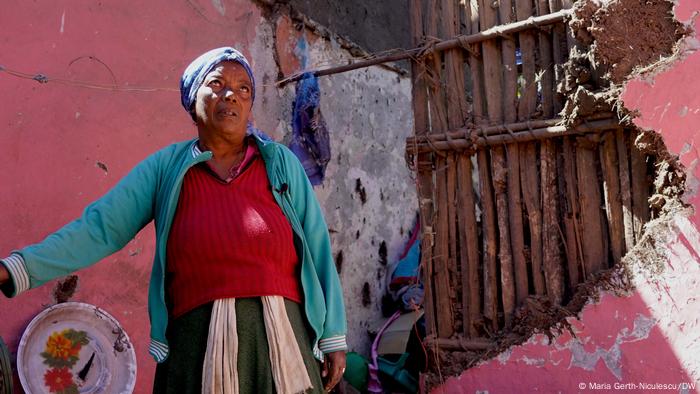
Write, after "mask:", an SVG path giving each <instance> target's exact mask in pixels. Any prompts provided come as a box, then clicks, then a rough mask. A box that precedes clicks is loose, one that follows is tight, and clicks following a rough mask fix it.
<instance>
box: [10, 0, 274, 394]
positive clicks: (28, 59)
mask: <svg viewBox="0 0 700 394" xmlns="http://www.w3.org/2000/svg"><path fill="white" fill-rule="evenodd" d="M215 4H223V6H224V7H225V11H224V13H223V14H222V13H221V12H220V10H217V8H215V6H214V5H215ZM224 15H225V16H224ZM260 19H261V15H260V11H259V10H258V8H257V7H256V6H255V5H254V4H252V3H251V2H250V1H247V0H240V1H234V0H231V1H212V2H210V1H208V0H206V1H205V0H188V1H175V2H173V1H166V0H155V1H140V2H131V5H128V4H127V3H126V2H96V1H88V0H70V1H68V0H56V1H51V2H28V1H10V2H5V3H4V4H3V11H2V12H0V26H2V30H3V32H4V33H3V36H2V38H1V39H0V64H1V65H3V66H5V67H7V68H8V69H13V70H19V71H24V72H28V73H43V74H46V75H48V76H50V77H60V78H68V79H77V80H82V81H90V82H95V83H99V84H107V85H109V84H112V83H113V82H114V80H113V79H112V75H113V76H114V79H115V80H116V84H118V85H119V86H127V85H128V86H149V87H161V88H164V89H165V90H164V91H154V92H139V91H131V92H115V91H108V90H96V89H86V88H80V87H72V86H65V85H61V84H58V83H48V84H45V85H40V84H39V83H37V82H34V81H30V80H24V79H18V78H15V77H12V76H10V75H8V74H5V73H1V72H0V125H1V126H0V127H2V132H0V185H1V186H0V223H2V226H0V254H2V255H3V257H4V256H5V255H6V254H8V253H9V252H10V251H11V250H12V249H14V248H18V247H21V246H23V245H26V244H28V243H31V242H35V241H39V240H41V239H42V238H43V237H44V236H46V235H47V234H49V233H50V232H51V231H53V230H55V229H57V228H58V227H60V226H61V225H63V224H64V223H66V222H67V221H69V220H70V219H72V218H74V217H76V216H78V215H79V214H80V212H81V211H82V209H83V207H84V206H85V205H87V204H88V203H89V202H91V201H92V200H94V199H96V198H97V197H98V196H100V195H101V194H103V193H104V192H105V191H107V190H108V189H109V188H110V186H112V185H113V184H114V183H116V181H117V180H118V179H119V178H120V177H122V176H123V175H124V174H125V173H126V172H127V171H128V170H129V169H130V168H131V167H132V166H133V165H134V164H136V163H137V162H138V161H140V160H141V159H143V158H144V157H145V156H146V155H148V154H149V153H151V152H153V151H155V150H157V149H158V148H159V147H162V146H165V145H166V144H168V143H171V142H174V141H178V140H183V139H186V138H190V137H193V136H194V135H195V129H194V127H193V126H192V124H191V121H190V120H189V118H188V116H187V114H186V113H185V112H184V111H183V109H182V108H181V106H180V99H179V93H178V91H177V89H178V80H179V77H180V74H181V72H182V70H183V69H184V67H185V66H186V65H187V63H188V62H189V61H190V60H191V59H193V58H194V57H195V56H196V55H199V54H200V53H202V52H203V51H204V50H207V49H211V48H214V47H217V46H222V45H234V46H237V47H238V48H240V49H242V50H243V51H244V52H245V53H246V54H248V55H250V54H251V45H252V43H253V41H254V39H255V38H256V28H257V26H258V25H259V23H260ZM89 56H92V57H94V58H97V59H99V60H100V61H101V62H102V63H104V64H105V65H106V66H105V65H103V64H101V63H100V62H97V61H94V60H90V59H89V58H87V57H89ZM75 59H80V60H75ZM252 61H253V64H254V68H257V67H256V66H255V59H252ZM71 62H73V64H72V65H70V63H71ZM108 68H109V70H111V73H110V71H109V70H108ZM98 161H99V162H101V163H104V164H105V165H106V166H107V169H108V171H106V172H105V171H103V170H102V169H101V168H99V167H98V166H97V165H96V163H97V162H98ZM153 251H154V250H153V231H152V227H150V226H149V227H148V228H147V229H146V230H144V231H143V232H141V233H140V234H139V235H138V236H137V237H136V239H135V240H134V241H132V242H131V243H130V244H129V245H128V246H127V247H126V248H125V249H124V250H123V251H121V252H119V253H117V254H115V255H114V256H111V257H109V258H107V259H105V261H104V262H102V263H101V264H98V265H97V266H95V267H92V268H90V269H87V270H85V271H82V272H81V273H80V274H79V276H80V283H79V288H78V292H77V294H76V296H75V297H74V298H73V300H74V301H83V302H87V303H91V304H95V305H98V306H99V307H101V308H103V309H105V310H106V311H108V312H109V313H110V314H112V315H113V316H114V317H116V318H117V319H118V320H119V321H120V322H121V323H122V325H123V326H124V328H125V329H126V331H127V333H128V335H129V336H130V337H131V339H132V341H133V343H134V346H135V349H136V354H137V359H138V360H137V361H138V376H137V385H136V391H135V392H137V393H147V392H150V391H151V386H152V376H153V371H154V368H155V362H154V361H152V359H151V357H150V356H148V354H147V347H148V341H149V335H148V333H149V326H148V315H147V309H146V289H147V284H148V277H149V272H150V267H151V260H152V256H153ZM52 289H53V283H51V284H48V285H46V286H44V287H42V288H39V289H36V290H32V291H30V292H29V293H26V294H25V295H23V296H21V297H19V298H17V299H14V300H7V299H5V298H4V297H0V336H2V337H3V339H4V340H5V341H6V342H8V345H9V346H10V348H11V350H13V351H14V350H15V349H16V346H17V344H18V342H19V339H20V336H21V333H22V330H23V329H24V327H26V325H27V324H28V322H29V321H30V320H31V319H32V317H33V316H34V315H36V314H37V313H38V312H40V311H41V310H43V309H44V308H45V307H46V306H47V305H49V304H51V303H52V295H51V294H52Z"/></svg>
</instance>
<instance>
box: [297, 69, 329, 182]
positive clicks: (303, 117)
mask: <svg viewBox="0 0 700 394" xmlns="http://www.w3.org/2000/svg"><path fill="white" fill-rule="evenodd" d="M320 96H321V91H320V89H319V87H318V80H317V79H316V76H315V75H313V74H311V73H306V74H304V75H303V76H302V79H301V81H300V82H299V83H298V84H297V96H296V100H295V101H294V112H293V114H292V140H291V142H290V144H289V149H290V150H291V151H292V152H294V154H295V155H296V156H297V158H298V159H299V161H300V162H301V164H302V165H303V166H304V171H305V172H306V176H308V177H309V180H310V181H311V184H312V185H320V184H321V183H322V182H323V177H324V176H325V173H326V165H327V164H328V162H329V161H330V160H331V143H330V139H329V137H328V129H326V122H325V121H324V120H323V116H322V115H321V108H320V106H319V104H320Z"/></svg>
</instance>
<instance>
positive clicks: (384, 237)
mask: <svg viewBox="0 0 700 394" xmlns="http://www.w3.org/2000/svg"><path fill="white" fill-rule="evenodd" d="M273 32H274V33H275V34H274V35H273V34H272V33H273ZM255 37H256V39H255V41H254V42H253V43H252V45H251V46H250V48H251V51H252V54H253V55H252V57H253V58H254V59H255V62H254V68H255V73H256V75H257V78H258V80H259V81H261V82H262V83H261V86H260V87H259V88H258V89H259V91H258V94H259V96H258V97H260V98H261V99H258V100H257V102H256V104H255V108H254V113H255V118H256V125H257V126H258V127H260V128H261V129H263V130H266V131H267V132H268V133H270V134H272V135H273V136H274V137H275V138H276V139H278V140H287V139H288V138H289V135H290V134H291V117H292V105H293V101H294V97H295V86H294V84H290V85H286V86H285V87H283V88H277V87H276V86H274V81H275V80H276V78H277V76H278V74H282V75H289V74H290V73H293V72H297V71H299V70H300V69H301V63H302V62H303V61H304V60H303V59H304V58H305V59H306V62H307V67H308V68H316V67H323V66H329V65H333V64H345V63H347V61H349V60H351V59H352V56H351V55H350V54H349V53H348V51H346V50H345V49H342V48H341V47H340V46H339V45H338V43H337V42H336V41H335V40H334V39H333V38H332V37H331V39H324V38H320V37H318V36H317V35H314V33H313V32H312V31H310V30H302V31H299V30H297V29H296V28H295V27H294V24H293V23H291V20H290V19H289V18H287V17H286V16H284V15H282V16H278V17H277V19H276V20H275V19H274V18H270V19H263V20H262V21H261V23H260V24H259V25H258V27H257V33H256V34H255ZM271 46H274V47H275V48H276V50H277V54H276V55H274V54H273V53H272V52H271V51H270V47H271ZM304 46H305V47H306V51H303V50H301V49H300V48H301V47H304ZM319 85H320V88H321V94H322V95H321V111H322V113H323V116H324V118H325V120H326V123H327V126H328V131H329V133H330V139H331V151H332V158H331V161H330V163H329V165H328V168H327V171H326V178H325V181H324V182H323V184H322V185H320V186H317V187H316V189H315V190H316V194H317V196H318V198H319V200H320V202H321V206H322V208H323V210H324V213H325V217H326V221H327V222H328V226H329V229H330V233H331V240H332V243H333V252H334V254H335V255H336V256H338V255H342V264H340V267H339V268H340V278H341V281H342V283H343V288H344V294H345V303H346V308H347V313H348V328H349V335H348V341H349V344H350V348H351V350H353V351H357V352H360V353H364V354H367V353H368V351H369V346H370V341H369V336H368V335H367V329H368V328H375V327H376V326H378V325H379V324H380V323H381V320H382V315H381V297H382V295H383V293H384V289H385V284H386V266H385V265H384V264H383V261H381V260H382V259H381V258H380V253H379V249H380V247H381V245H382V244H383V243H384V244H385V245H386V251H387V256H386V257H387V260H388V261H389V262H391V261H395V260H396V259H397V256H398V255H399V253H400V252H401V251H402V248H403V246H404V244H405V242H406V240H407V239H408V233H409V230H410V229H411V226H412V224H413V221H414V219H415V212H416V208H417V201H416V195H415V187H414V183H413V179H412V177H411V175H412V174H411V173H410V171H409V170H408V168H407V166H406V163H405V160H404V146H405V139H406V137H408V136H409V135H411V134H412V132H413V112H412V107H411V82H410V79H409V78H408V77H405V76H400V75H399V74H397V73H396V72H394V71H391V70H388V69H386V68H382V67H371V68H367V69H362V70H356V71H352V72H348V73H343V74H337V75H333V76H326V77H321V78H320V79H319ZM365 287H366V288H367V289H368V290H369V299H368V301H369V303H367V302H366V301H367V299H365V300H364V301H365V302H363V292H366V291H364V290H363V288H365ZM365 297H366V296H365Z"/></svg>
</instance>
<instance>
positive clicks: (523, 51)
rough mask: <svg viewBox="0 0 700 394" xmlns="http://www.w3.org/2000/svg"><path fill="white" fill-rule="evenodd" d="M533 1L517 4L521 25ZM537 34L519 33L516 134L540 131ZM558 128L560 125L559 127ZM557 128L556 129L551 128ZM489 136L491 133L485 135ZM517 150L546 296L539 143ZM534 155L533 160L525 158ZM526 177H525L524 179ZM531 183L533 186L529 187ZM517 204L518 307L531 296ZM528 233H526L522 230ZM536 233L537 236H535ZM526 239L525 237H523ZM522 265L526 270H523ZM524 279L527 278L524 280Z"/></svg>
mask: <svg viewBox="0 0 700 394" xmlns="http://www.w3.org/2000/svg"><path fill="white" fill-rule="evenodd" d="M532 10H533V6H532V0H516V1H515V16H516V19H517V20H519V21H522V20H526V19H527V18H530V17H532ZM535 37H536V34H535V32H533V31H531V30H523V31H521V32H520V33H519V37H518V38H519V42H520V56H521V60H522V75H521V77H522V81H523V82H522V83H521V85H520V93H521V96H520V99H519V101H518V121H519V122H520V123H519V124H515V125H518V126H519V125H523V124H524V125H526V126H524V128H523V129H521V128H520V127H522V126H519V127H517V128H515V127H510V126H515V125H509V127H508V129H510V130H512V131H513V132H515V131H520V130H524V129H530V128H535V129H536V128H539V126H535V125H534V123H535V122H536V121H531V120H530V119H531V118H532V116H533V114H534V112H535V111H536V110H537V83H536V81H535V72H536V65H535V43H536V41H535ZM556 124H558V123H556ZM547 126H550V125H544V124H543V125H542V126H541V127H547ZM551 126H554V125H551ZM484 134H486V135H489V134H488V132H486V133H484ZM510 146H518V148H517V150H516V149H514V148H510V150H509V152H510V154H509V157H508V160H509V161H508V163H509V165H512V168H511V169H509V175H510V173H517V174H518V178H519V179H518V181H519V182H518V184H517V187H518V188H520V185H521V184H522V193H523V198H522V199H523V201H524V203H525V207H526V209H527V212H528V225H529V227H530V234H531V235H530V262H531V265H532V266H533V267H535V266H537V268H533V271H534V272H533V286H534V288H535V292H536V293H537V294H544V278H543V277H542V273H541V266H542V234H541V233H540V229H541V215H539V212H540V211H539V203H538V200H539V188H538V187H537V184H538V183H539V179H537V164H536V161H535V154H536V149H537V143H536V142H534V141H532V142H527V143H524V144H519V145H510ZM516 155H517V156H518V161H519V163H517V165H518V170H517V171H516V170H515V165H516V163H515V160H516V159H515V156H516ZM526 155H530V157H529V158H525V157H524V156H526ZM511 163H512V164H511ZM521 174H522V175H521ZM515 182H516V181H515V176H513V182H510V183H509V184H508V185H509V187H514V186H511V185H514V184H515ZM526 183H529V185H526ZM510 194H511V196H512V195H514V194H517V196H518V197H520V192H519V191H518V192H517V193H516V192H515V191H512V192H510ZM515 204H516V202H515V201H514V202H513V205H514V206H513V209H512V210H511V212H513V211H514V212H515V213H516V215H515V219H513V220H512V223H513V226H512V227H511V228H513V230H512V234H511V244H512V245H513V254H514V256H513V258H514V260H515V276H516V291H517V299H518V303H521V302H523V300H524V298H523V297H527V295H528V294H529V280H528V277H527V259H526V258H525V257H526V256H525V245H524V240H523V241H522V244H520V239H521V235H520V234H519V233H518V231H517V230H515V228H516V227H517V224H516V222H517V220H520V222H521V226H522V216H521V214H520V213H522V204H521V208H520V209H518V208H517V207H516V206H515ZM521 231H523V232H524V229H523V230H521ZM535 232H536V234H534V233H535ZM522 237H524V236H522ZM521 264H522V267H521ZM523 277H524V278H523Z"/></svg>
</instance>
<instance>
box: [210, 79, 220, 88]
mask: <svg viewBox="0 0 700 394" xmlns="http://www.w3.org/2000/svg"><path fill="white" fill-rule="evenodd" d="M209 86H211V87H213V88H218V87H221V81H217V80H216V79H215V80H213V81H210V82H209Z"/></svg>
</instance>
